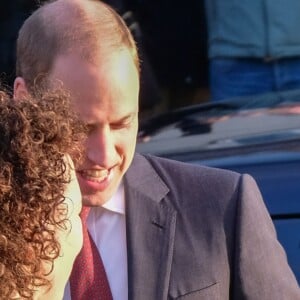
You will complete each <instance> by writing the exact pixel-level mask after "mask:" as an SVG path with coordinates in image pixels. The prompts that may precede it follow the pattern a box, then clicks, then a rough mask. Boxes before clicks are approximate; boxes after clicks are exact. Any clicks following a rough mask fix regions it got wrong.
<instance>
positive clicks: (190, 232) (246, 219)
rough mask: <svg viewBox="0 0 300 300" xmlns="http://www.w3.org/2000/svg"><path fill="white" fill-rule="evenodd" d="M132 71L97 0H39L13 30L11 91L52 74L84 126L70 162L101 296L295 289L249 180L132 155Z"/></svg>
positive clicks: (135, 75) (127, 50)
mask: <svg viewBox="0 0 300 300" xmlns="http://www.w3.org/2000/svg"><path fill="white" fill-rule="evenodd" d="M138 70H139V59H138V55H137V50H136V46H135V43H134V41H133V39H132V37H131V34H130V32H129V30H128V29H127V27H126V26H125V25H124V23H123V21H122V19H121V18H120V17H119V16H118V15H117V14H116V13H115V12H114V11H113V10H112V9H110V8H109V7H108V6H107V5H105V4H103V3H102V2H101V1H96V0H57V1H54V2H51V3H50V4H46V5H45V6H42V7H41V8H40V9H38V10H37V11H36V12H35V13H34V14H33V15H32V16H31V17H30V18H29V19H28V20H27V21H26V22H25V24H24V25H23V27H22V28H21V30H20V33H19V38H18V50H17V76H18V77H17V78H16V80H15V84H14V93H15V95H16V96H18V97H22V95H23V94H27V93H28V92H29V93H34V89H35V85H38V86H39V87H41V86H43V87H45V88H51V87H52V86H55V85H56V84H57V82H61V83H62V84H63V86H64V87H65V88H66V89H67V90H68V91H69V92H70V94H71V97H72V101H73V104H74V107H75V109H76V110H77V111H78V112H79V114H80V117H81V118H82V120H83V121H84V122H85V123H86V124H87V126H88V128H89V133H88V138H87V140H86V143H85V150H86V158H85V161H84V163H83V164H82V165H80V166H76V171H77V177H78V180H79V184H80V188H81V192H82V195H83V204H84V205H85V206H90V207H91V210H90V214H89V217H88V221H87V223H88V228H89V231H90V235H91V236H92V238H93V240H94V242H95V244H96V246H97V248H98V250H99V252H100V254H101V257H102V260H103V263H104V266H105V270H106V274H107V278H108V281H109V286H110V290H111V293H112V296H113V299H115V300H116V299H142V300H146V299H151V300H152V299H175V298H181V299H229V298H230V299H268V300H269V299H300V293H299V288H298V284H297V282H296V279H295V277H294V275H293V274H292V272H291V270H290V268H289V266H288V264H287V260H286V255H285V253H284V251H283V249H282V247H281V246H280V245H279V243H278V241H277V239H276V234H275V231H274V227H273V225H272V221H271V219H270V217H269V216H268V213H267V211H266V208H265V207H264V204H263V201H262V199H261V195H260V193H259V191H258V189H257V186H256V184H255V183H254V181H253V179H251V178H250V177H249V176H241V175H239V174H236V173H232V172H229V171H222V170H217V169H211V168H205V167H197V166H189V165H185V164H182V163H178V162H174V161H168V160H165V159H161V158H156V157H150V156H147V157H144V156H141V155H138V154H134V151H135V144H136V135H137V127H138V93H139V71H138ZM95 272H96V271H95ZM71 292H72V291H71ZM65 299H70V287H69V286H67V288H66V293H65Z"/></svg>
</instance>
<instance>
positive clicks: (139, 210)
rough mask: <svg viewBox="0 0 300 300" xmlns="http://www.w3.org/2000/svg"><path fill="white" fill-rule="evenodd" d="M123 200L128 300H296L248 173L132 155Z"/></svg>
mask: <svg viewBox="0 0 300 300" xmlns="http://www.w3.org/2000/svg"><path fill="white" fill-rule="evenodd" d="M125 197H126V220H127V244H128V283H129V299H130V300H153V299H155V300H162V299H189V300H192V299H195V300H196V299H197V300H200V299H205V300H207V299H209V300H214V299H222V300H223V299H224V300H225V299H226V300H228V299H233V300H243V299H253V300H257V299H260V300H270V299H280V300H284V299H290V300H297V299H300V290H299V287H298V284H297V281H296V279H295V277H294V275H293V274H292V272H291V270H290V268H289V266H288V263H287V259H286V255H285V252H284V250H283V248H282V247H281V245H280V244H279V243H278V241H277V239H276V233H275V230H274V226H273V223H272V220H271V219H270V217H269V214H268V212H267V210H266V208H265V205H264V203H263V201H262V198H261V195H260V193H259V191H258V188H257V186H256V183H255V182H254V180H253V179H252V177H250V176H248V175H240V174H237V173H234V172H230V171H225V170H218V169H214V168H208V167H199V166H193V165H187V164H184V163H179V162H175V161H170V160H166V159H161V158H155V157H150V156H149V157H146V158H145V157H143V156H140V155H136V156H135V158H134V161H133V163H132V165H131V167H130V168H129V170H128V172H127V174H126V176H125Z"/></svg>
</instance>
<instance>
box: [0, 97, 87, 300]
mask: <svg viewBox="0 0 300 300" xmlns="http://www.w3.org/2000/svg"><path fill="white" fill-rule="evenodd" d="M84 132H85V129H84V127H83V126H82V124H81V123H80V122H79V121H78V119H77V116H76V115H75V114H74V113H73V112H72V109H70V105H69V98H68V96H67V95H66V94H65V93H63V92H62V91H56V92H52V93H43V94H40V95H39V96H38V97H37V98H31V99H23V100H20V101H18V100H12V99H11V98H10V97H9V96H8V95H7V94H5V93H4V92H1V95H0V296H1V297H0V298H1V299H10V297H13V296H14V295H15V294H18V295H20V296H21V297H22V298H29V299H30V298H32V295H33V291H34V289H35V287H36V286H39V285H45V286H49V285H50V282H49V280H48V279H47V276H46V275H47V274H46V273H48V272H51V268H52V266H53V262H54V260H55V259H56V258H57V257H58V256H59V254H60V249H61V243H60V241H59V238H58V236H57V230H63V231H66V232H67V231H70V229H71V228H70V213H71V211H70V210H73V209H74V211H75V213H77V215H78V211H79V210H80V207H81V204H80V203H78V202H79V201H80V196H78V197H77V199H75V200H74V201H73V202H72V200H73V199H71V202H70V201H68V202H66V198H65V191H66V189H70V186H71V185H73V188H75V190H76V184H77V182H76V179H75V175H74V170H72V164H71V163H70V159H68V154H73V153H78V154H79V155H76V157H80V153H81V141H82V138H83V137H84ZM74 181H75V183H74ZM77 191H78V193H79V187H78V184H77ZM69 194H70V191H69ZM71 195H72V194H71ZM75 201H76V202H75ZM71 204H72V205H71ZM71 206H72V207H71ZM78 247H80V245H78ZM75 254H76V253H75Z"/></svg>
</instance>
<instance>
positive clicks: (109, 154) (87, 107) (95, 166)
mask: <svg viewBox="0 0 300 300" xmlns="http://www.w3.org/2000/svg"><path fill="white" fill-rule="evenodd" d="M51 79H53V80H57V79H59V80H61V81H62V83H63V85H64V87H65V88H67V90H68V91H69V92H70V94H71V97H72V101H73V103H74V107H75V109H76V111H78V113H79V115H80V117H81V118H82V120H83V121H84V122H85V123H86V124H87V126H88V130H89V131H88V137H87V140H86V142H85V159H84V161H83V163H82V164H81V165H79V166H76V174H77V178H78V181H79V185H80V189H81V193H82V195H83V204H84V205H88V206H98V205H101V204H103V203H105V202H106V201H108V200H109V199H110V198H111V196H112V195H113V194H114V192H115V191H116V189H117V187H118V185H119V183H120V181H121V179H122V177H123V175H124V173H125V172H126V170H127V169H128V167H129V165H130V163H131V161H132V158H133V155H134V150H135V145H136V135H137V129H138V93H139V77H138V71H137V69H136V66H135V65H134V62H133V59H132V57H131V55H130V54H129V52H128V51H127V50H124V49H123V50H119V51H115V52H113V53H111V54H110V55H109V57H106V58H105V59H103V60H102V61H101V62H96V63H95V64H91V63H89V62H87V61H85V60H83V59H81V58H80V57H79V56H76V55H74V54H68V55H62V56H59V57H57V58H56V60H55V62H54V65H53V68H52V71H51V73H50V80H51Z"/></svg>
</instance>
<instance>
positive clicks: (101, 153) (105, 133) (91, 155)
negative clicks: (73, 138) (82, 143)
mask: <svg viewBox="0 0 300 300" xmlns="http://www.w3.org/2000/svg"><path fill="white" fill-rule="evenodd" d="M87 158H88V159H89V160H90V161H91V162H92V163H93V164H95V165H97V166H100V167H102V168H111V167H112V166H113V165H114V164H115V163H116V159H117V152H116V148H115V139H114V134H113V132H112V131H111V129H110V128H109V127H108V126H107V127H103V128H99V129H97V130H95V132H93V133H92V134H90V135H89V137H88V143H87Z"/></svg>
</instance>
